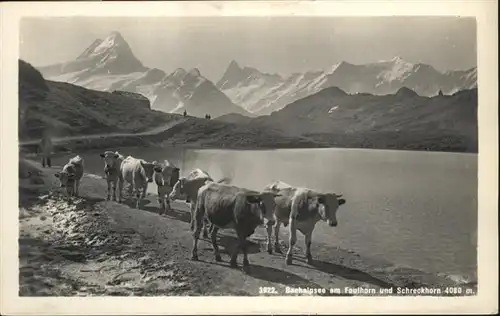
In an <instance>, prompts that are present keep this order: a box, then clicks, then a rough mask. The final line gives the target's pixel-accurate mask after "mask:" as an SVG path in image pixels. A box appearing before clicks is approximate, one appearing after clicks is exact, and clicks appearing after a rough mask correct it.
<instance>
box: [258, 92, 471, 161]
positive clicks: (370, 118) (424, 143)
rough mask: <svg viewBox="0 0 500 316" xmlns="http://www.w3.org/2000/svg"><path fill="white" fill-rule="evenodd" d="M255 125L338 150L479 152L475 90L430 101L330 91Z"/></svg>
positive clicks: (409, 94)
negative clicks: (350, 148)
mask: <svg viewBox="0 0 500 316" xmlns="http://www.w3.org/2000/svg"><path fill="white" fill-rule="evenodd" d="M251 124H255V125H257V126H262V127H266V126H272V127H273V128H276V129H279V130H282V131H284V132H285V133H287V134H288V135H295V136H298V135H300V136H306V137H309V138H312V139H314V140H316V141H318V142H324V143H327V144H329V145H331V146H336V147H361V148H380V149H389V148H391V149H416V150H436V151H459V152H477V143H478V141H477V89H472V90H464V91H460V92H457V93H455V94H454V95H451V96H444V95H441V96H436V97H431V98H429V97H421V96H418V95H417V94H416V93H414V92H413V91H411V90H409V89H407V88H402V89H400V90H399V91H398V93H396V94H393V95H384V96H375V95H371V94H354V95H349V94H346V93H345V92H343V91H342V90H340V89H338V88H328V89H324V90H322V91H320V92H319V93H317V94H314V95H311V96H309V97H306V98H304V99H301V100H298V101H296V102H294V103H292V104H289V105H288V106H286V107H285V108H283V109H282V110H280V111H277V112H274V113H272V114H271V115H269V116H262V117H258V118H255V119H253V120H252V121H251Z"/></svg>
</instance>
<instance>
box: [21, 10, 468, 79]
mask: <svg viewBox="0 0 500 316" xmlns="http://www.w3.org/2000/svg"><path fill="white" fill-rule="evenodd" d="M112 31H118V32H120V33H121V34H122V35H123V37H124V38H125V40H126V41H127V42H128V43H129V45H130V47H131V48H132V51H133V52H134V54H135V56H136V57H137V58H138V59H139V60H141V61H142V62H143V64H144V65H145V66H147V67H156V68H159V69H162V70H164V71H166V72H172V71H174V70H175V69H176V68H179V67H182V68H186V69H190V68H193V67H198V68H199V69H200V71H201V73H202V75H204V76H205V77H207V78H208V79H210V80H213V81H217V80H218V79H220V77H221V76H222V74H223V73H224V71H225V69H226V67H227V65H228V64H229V62H230V61H231V60H233V59H234V60H236V61H237V62H238V63H239V64H240V65H242V66H252V67H256V68H257V69H259V70H260V71H263V72H268V73H279V74H281V75H290V74H291V73H293V72H303V71H308V70H319V69H329V68H330V67H331V66H332V65H333V64H335V63H338V62H340V61H347V62H350V63H354V64H361V63H368V62H374V61H378V60H388V59H391V58H392V57H394V56H401V57H402V58H403V59H405V60H407V61H410V62H423V63H427V64H430V65H432V66H434V67H435V68H436V69H438V70H442V71H443V70H454V69H468V68H471V67H474V66H476V65H477V62H476V22H475V19H474V18H453V17H435V18H429V17H415V18H411V17H379V18H373V17H359V18H355V17H344V18H338V17H321V18H318V17H314V18H313V17H272V18H267V17H261V18H260V17H203V18H200V17H196V18H195V17H190V18H185V17H184V18H172V17H166V18H156V17H154V18H147V17H140V18H102V17H95V18H93V17H80V18H74V17H71V18H24V19H23V20H22V21H21V28H20V57H21V58H22V59H25V60H26V61H28V62H30V63H32V64H33V65H34V66H44V65H49V64H54V63H59V62H65V61H70V60H74V59H75V58H76V57H77V56H78V55H79V54H80V53H82V52H83V51H84V50H85V48H87V46H89V45H90V44H91V43H92V42H93V41H94V40H95V39H96V38H101V39H103V38H105V37H106V36H107V35H108V34H109V33H110V32H112Z"/></svg>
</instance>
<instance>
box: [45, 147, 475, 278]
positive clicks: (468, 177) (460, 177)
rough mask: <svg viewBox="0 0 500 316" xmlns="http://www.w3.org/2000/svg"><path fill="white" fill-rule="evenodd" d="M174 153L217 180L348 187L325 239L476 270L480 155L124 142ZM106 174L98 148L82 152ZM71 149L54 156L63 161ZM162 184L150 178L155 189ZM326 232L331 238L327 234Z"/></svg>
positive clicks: (142, 153)
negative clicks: (232, 148) (214, 147)
mask: <svg viewBox="0 0 500 316" xmlns="http://www.w3.org/2000/svg"><path fill="white" fill-rule="evenodd" d="M119 151H120V152H121V153H122V154H123V155H125V156H127V155H132V156H135V157H140V158H143V159H146V160H150V161H153V160H162V159H168V160H170V161H172V162H173V163H175V164H176V165H177V166H179V167H180V168H181V174H182V175H186V174H187V173H189V171H190V170H192V169H193V168H201V169H204V170H206V171H207V172H209V173H210V175H212V177H213V178H214V179H215V180H218V179H220V178H222V177H231V178H232V179H233V183H235V184H237V185H239V186H243V187H247V188H252V189H262V188H263V187H264V186H265V185H266V184H268V183H269V182H271V181H274V180H278V179H279V180H282V181H285V182H288V183H290V184H292V185H296V186H306V187H309V188H313V189H316V190H320V191H325V192H327V191H331V192H336V193H342V194H344V197H345V198H346V199H347V204H346V205H344V206H343V207H342V208H341V209H340V211H339V213H338V220H339V226H338V227H336V228H335V229H331V228H329V227H327V226H326V225H323V224H322V223H319V224H318V225H317V226H316V229H317V230H318V231H319V232H321V233H320V234H318V236H320V237H315V236H316V235H315V236H313V238H316V240H318V238H322V239H324V240H318V241H321V242H324V243H328V244H332V245H338V246H340V247H342V248H348V249H353V250H355V251H357V252H359V253H363V254H365V255H371V256H376V257H380V258H383V259H387V260H389V261H392V262H396V263H399V264H402V265H408V266H413V267H416V268H421V269H424V270H428V271H434V272H446V273H450V274H463V275H467V276H472V275H475V273H476V244H477V155H475V154H456V153H428V152H409V151H384V150H361V149H359V150H358V149H314V150H311V149H293V150H272V151H271V150H270V151H229V150H180V149H175V148H174V149H161V150H159V149H147V148H146V149H145V148H137V149H130V148H127V149H123V150H119ZM80 155H81V156H82V157H84V159H85V165H86V170H87V172H91V173H96V174H103V170H102V168H103V165H102V162H101V160H100V157H99V152H88V153H84V154H80ZM67 158H68V156H66V157H60V158H57V159H55V161H54V162H55V163H56V164H57V165H62V164H63V162H65V161H67ZM155 190H156V188H155V186H154V185H151V186H150V188H149V191H151V192H154V191H155ZM325 236H327V237H325Z"/></svg>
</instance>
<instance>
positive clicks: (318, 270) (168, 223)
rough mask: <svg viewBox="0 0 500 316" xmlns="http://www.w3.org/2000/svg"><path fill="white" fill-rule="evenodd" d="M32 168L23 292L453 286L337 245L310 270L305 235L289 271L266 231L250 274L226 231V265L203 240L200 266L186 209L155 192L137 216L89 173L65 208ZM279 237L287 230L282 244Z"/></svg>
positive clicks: (47, 178)
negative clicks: (233, 253) (161, 204)
mask: <svg viewBox="0 0 500 316" xmlns="http://www.w3.org/2000/svg"><path fill="white" fill-rule="evenodd" d="M39 168H40V166H39V165H38V164H36V163H31V162H29V164H28V163H26V165H25V166H24V167H23V168H22V169H23V170H26V169H30V172H31V175H30V176H29V175H24V176H22V177H20V200H21V201H20V239H19V244H20V256H19V258H20V295H125V296H128V295H155V296H157V295H262V293H260V291H261V289H262V288H263V287H272V288H274V289H275V291H276V293H277V294H278V295H285V294H289V295H297V294H298V293H287V292H286V288H287V287H290V288H298V287H301V288H313V289H319V288H323V289H325V291H326V294H328V295H352V294H359V293H355V292H354V291H356V290H357V289H358V288H360V287H362V288H364V289H375V291H376V295H384V294H383V293H380V292H379V289H380V288H393V291H394V293H396V287H398V286H401V287H407V288H418V287H421V286H432V287H434V288H435V286H436V285H440V286H444V285H453V284H454V282H452V281H451V280H449V279H446V278H438V277H437V276H433V275H430V274H426V273H423V272H422V271H415V270H409V269H401V268H396V267H395V266H392V265H390V264H386V263H380V262H376V261H374V260H373V259H370V258H364V257H362V256H360V255H359V254H357V253H354V252H352V251H348V250H344V249H339V248H338V247H335V245H325V244H315V243H313V248H312V253H313V257H314V259H315V264H314V265H308V264H307V263H306V262H305V257H304V255H303V247H302V245H303V239H302V237H299V241H298V247H296V248H297V249H296V251H295V253H296V255H295V258H296V259H295V262H294V265H292V266H287V265H285V261H284V258H283V255H280V254H273V255H269V254H268V253H267V252H266V251H265V233H264V229H263V228H259V229H258V231H257V232H256V234H255V235H253V236H252V237H251V238H250V243H251V245H250V247H249V260H250V264H251V267H250V270H249V271H246V272H245V271H243V270H242V268H241V261H242V258H241V255H240V256H239V258H238V263H239V265H240V266H239V268H237V269H232V268H230V267H229V255H228V253H227V251H226V248H229V249H231V247H232V245H233V243H234V241H235V239H234V237H233V235H232V234H231V233H230V232H222V233H219V238H218V239H219V245H220V246H221V247H220V248H221V252H222V258H223V262H221V263H218V262H215V260H214V256H213V253H212V246H211V243H209V242H208V240H202V241H201V242H200V244H199V256H200V261H199V262H194V261H191V260H190V259H189V257H190V253H191V245H192V237H191V232H190V230H189V224H188V222H189V213H188V209H187V207H186V205H185V204H184V203H174V204H173V207H174V210H172V211H171V212H168V214H167V215H164V216H160V215H158V214H157V207H158V205H157V201H156V198H155V197H154V196H152V195H150V196H149V197H148V201H146V202H145V203H144V204H145V205H144V206H143V207H142V210H138V209H134V208H132V207H129V206H128V205H125V204H118V203H116V202H111V201H105V200H104V196H105V194H106V188H105V182H104V180H103V179H101V178H100V177H98V176H95V175H90V174H86V175H85V176H84V179H83V180H82V184H81V188H80V192H81V196H82V198H79V199H76V200H75V201H73V203H71V204H68V203H67V202H66V201H65V199H64V198H63V197H62V196H61V195H60V194H59V193H58V192H57V191H59V188H57V186H56V181H55V180H56V178H55V177H54V176H53V174H54V172H55V171H56V170H57V169H58V167H53V168H52V169H44V170H43V171H41V172H43V174H39V173H40V171H39ZM20 169H21V166H20ZM26 174H27V173H26ZM37 174H39V175H37ZM286 237H287V233H286V231H285V232H283V236H282V240H286ZM282 246H283V247H282V248H283V251H285V250H286V248H285V245H282ZM472 286H474V285H472ZM346 287H348V288H349V289H351V292H349V291H348V292H346V291H345V288H346ZM330 289H332V290H333V291H334V292H335V293H329V292H330ZM334 289H335V290H334ZM365 294H366V293H365ZM441 294H444V293H441ZM266 295H276V294H266Z"/></svg>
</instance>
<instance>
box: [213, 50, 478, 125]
mask: <svg viewBox="0 0 500 316" xmlns="http://www.w3.org/2000/svg"><path fill="white" fill-rule="evenodd" d="M216 86H217V87H218V88H219V89H220V90H221V91H222V92H224V93H225V94H226V95H227V96H228V97H229V98H230V99H231V100H232V101H233V102H234V103H236V104H239V105H240V106H242V107H243V108H245V109H246V110H248V111H249V112H252V113H254V114H256V115H267V114H270V113H271V112H273V111H276V110H279V109H281V108H283V107H284V106H286V105H288V104H290V103H292V102H294V101H296V100H299V99H301V98H304V97H307V96H309V95H312V94H314V93H317V92H319V91H321V90H322V89H325V88H329V87H339V88H340V89H342V90H344V91H345V92H347V93H350V94H354V93H370V94H374V95H386V94H393V93H396V92H397V91H398V90H399V89H400V88H402V87H407V88H409V89H411V90H413V91H415V92H416V93H417V94H418V95H421V96H434V95H437V94H438V92H439V91H442V92H443V93H444V94H453V93H455V92H457V91H460V90H464V89H473V88H476V87H477V68H476V67H474V68H471V69H469V70H458V71H448V72H445V73H442V72H439V71H437V70H436V69H434V68H433V67H432V66H429V65H426V64H422V63H410V62H407V61H405V60H404V59H402V58H401V57H399V56H397V57H394V58H393V59H391V60H388V61H380V62H376V63H369V64H364V65H354V64H350V63H348V62H341V63H338V64H335V65H333V66H332V68H331V69H330V70H329V71H308V72H305V73H295V74H292V75H291V76H289V77H286V78H283V77H281V76H279V75H277V74H272V75H271V74H266V73H263V72H261V71H259V70H257V69H256V68H252V67H241V66H240V65H239V64H238V63H237V62H236V61H234V60H233V61H231V62H230V64H229V66H228V68H227V69H226V71H225V73H224V75H223V76H222V78H221V79H220V80H219V81H218V82H217V84H216Z"/></svg>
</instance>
